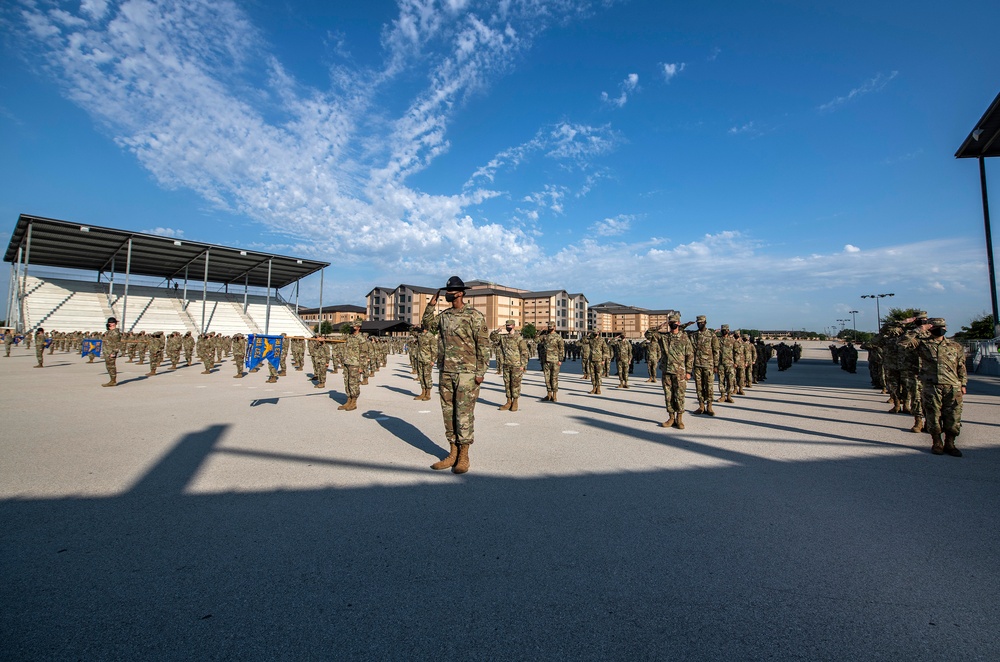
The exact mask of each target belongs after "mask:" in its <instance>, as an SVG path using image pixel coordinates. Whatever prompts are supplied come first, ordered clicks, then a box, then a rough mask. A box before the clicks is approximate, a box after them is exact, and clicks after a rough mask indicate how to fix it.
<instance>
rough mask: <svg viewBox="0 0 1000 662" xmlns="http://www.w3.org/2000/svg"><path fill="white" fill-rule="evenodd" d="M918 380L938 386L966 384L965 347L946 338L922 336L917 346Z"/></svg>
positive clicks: (967, 377) (967, 378)
mask: <svg viewBox="0 0 1000 662" xmlns="http://www.w3.org/2000/svg"><path fill="white" fill-rule="evenodd" d="M917 352H918V354H919V356H920V381H922V382H923V383H924V384H936V385H938V386H966V385H967V384H968V383H969V375H968V373H967V372H966V369H965V348H964V347H962V346H961V345H960V344H958V343H957V342H955V341H954V340H948V339H947V338H934V337H930V338H923V339H921V340H920V344H919V345H918V346H917Z"/></svg>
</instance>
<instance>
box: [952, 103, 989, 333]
mask: <svg viewBox="0 0 1000 662" xmlns="http://www.w3.org/2000/svg"><path fill="white" fill-rule="evenodd" d="M998 137H1000V94H997V96H996V98H995V99H993V103H991V104H990V107H989V108H987V109H986V112H985V113H983V116H982V117H981V118H979V121H978V122H977V123H976V125H975V126H974V127H973V128H972V131H970V132H969V135H968V137H967V138H966V139H965V142H963V143H962V146H961V147H959V148H958V151H957V152H955V158H957V159H973V158H974V159H979V187H980V189H982V195H983V223H984V224H985V226H986V266H987V267H988V270H989V274H990V303H991V304H992V305H993V337H994V338H1000V315H997V279H996V273H995V271H994V269H993V234H992V232H991V231H990V202H989V197H988V196H987V194H986V159H987V158H989V157H992V156H1000V140H997V138H998Z"/></svg>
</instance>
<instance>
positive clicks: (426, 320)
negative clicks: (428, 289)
mask: <svg viewBox="0 0 1000 662" xmlns="http://www.w3.org/2000/svg"><path fill="white" fill-rule="evenodd" d="M420 326H422V327H424V328H428V329H429V328H431V327H432V326H436V327H437V328H438V369H440V371H441V372H443V373H475V375H476V377H483V376H485V375H486V371H487V370H488V369H489V366H490V331H489V329H488V328H487V327H486V318H485V317H483V314H482V313H481V312H479V311H478V310H476V309H475V308H473V307H472V306H470V305H469V304H465V305H464V306H462V308H461V309H459V310H456V309H454V308H445V309H444V310H442V311H441V312H440V313H439V314H437V315H435V314H434V309H433V308H431V307H430V306H428V307H427V309H426V310H425V311H424V316H423V319H422V320H421V323H420Z"/></svg>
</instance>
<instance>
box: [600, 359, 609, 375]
mask: <svg viewBox="0 0 1000 662" xmlns="http://www.w3.org/2000/svg"><path fill="white" fill-rule="evenodd" d="M601 376H602V377H610V376H611V359H604V365H602V366H601Z"/></svg>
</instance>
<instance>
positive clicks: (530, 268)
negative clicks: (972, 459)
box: [0, 0, 1000, 330]
mask: <svg viewBox="0 0 1000 662" xmlns="http://www.w3.org/2000/svg"><path fill="white" fill-rule="evenodd" d="M0 20H2V21H3V28H2V34H3V41H2V51H0V53H2V54H0V57H2V62H0V144H3V146H4V147H5V150H4V151H5V158H4V159H3V160H2V162H0V229H3V228H4V227H6V228H7V232H10V231H11V230H12V229H13V226H14V223H15V222H16V219H17V216H18V214H20V213H30V214H37V215H41V216H49V217H54V218H60V219H65V220H71V221H80V222H86V223H91V224H94V225H104V226H110V227H118V228H127V229H132V230H136V231H147V232H155V233H159V234H167V235H171V236H180V237H183V238H187V239H190V240H196V241H205V242H212V243H222V244H227V245H236V246H240V247H248V248H254V249H260V250H269V251H274V252H279V253H283V254H288V255H296V256H305V257H310V258H315V259H322V260H327V261H330V262H331V263H332V267H331V268H330V269H329V270H328V272H327V274H326V278H325V285H324V301H325V302H326V303H356V304H362V303H363V300H364V295H365V294H366V293H367V292H368V291H369V290H370V289H371V288H372V287H373V286H376V285H381V286H395V285H397V284H399V283H401V282H406V283H415V284H425V285H437V284H443V283H444V281H445V280H446V279H447V277H448V276H450V275H452V274H458V275H460V276H462V277H463V278H465V279H471V278H480V279H485V280H493V281H497V282H501V283H505V284H509V285H513V286H517V287H524V288H531V289H550V288H566V289H568V290H570V291H572V292H584V293H585V294H586V295H587V297H588V299H589V300H590V301H591V303H598V302H601V301H605V300H615V301H619V302H622V303H629V304H633V305H639V306H645V307H649V308H664V307H673V308H678V309H680V310H681V311H682V313H683V314H684V315H685V316H686V317H691V318H693V317H694V316H695V315H696V314H706V315H708V317H709V322H710V323H711V324H713V325H716V326H717V325H718V324H721V323H724V322H725V323H729V324H731V325H741V326H745V327H755V328H761V327H765V328H809V329H814V330H822V329H824V328H826V327H828V326H831V325H833V324H834V322H835V320H836V319H838V318H844V317H849V315H847V311H849V310H858V311H860V313H859V314H858V315H857V324H858V328H861V329H871V328H873V327H874V326H875V311H874V305H872V304H871V303H870V302H869V301H862V300H861V299H860V295H862V294H868V293H880V292H893V293H895V295H896V296H895V297H894V298H893V299H891V300H886V301H885V302H886V303H888V304H889V305H895V306H900V307H910V306H912V307H925V308H926V309H927V310H928V311H930V312H931V313H932V314H933V315H941V316H944V317H947V318H948V319H949V321H950V322H951V325H952V327H953V328H954V330H957V329H958V327H959V326H960V325H962V324H966V323H968V321H969V320H970V319H971V318H972V317H974V316H976V315H978V314H980V313H982V312H984V311H988V310H989V308H990V302H989V284H988V276H987V271H986V257H985V240H984V231H983V220H982V206H981V198H980V192H979V177H978V168H977V166H976V163H975V162H974V161H968V160H963V161H958V160H956V159H954V157H953V155H954V153H955V151H956V150H957V148H958V147H959V145H960V144H961V143H962V141H963V140H964V139H965V137H966V136H967V135H968V133H969V131H970V130H971V129H972V128H973V124H974V123H975V122H976V120H978V119H979V117H980V116H981V114H982V113H983V111H984V110H985V109H986V107H987V106H988V105H989V103H990V102H991V101H992V100H993V98H994V97H995V96H996V94H997V92H998V91H1000V41H998V40H997V39H996V38H995V34H994V30H995V26H996V25H997V24H998V21H1000V4H998V3H987V2H964V1H961V0H959V1H956V2H950V3H939V2H933V3H932V2H923V1H916V2H913V1H910V2H894V1H889V2H878V3H868V2H842V3H821V2H799V1H791V0H789V1H782V2H714V1H711V0H708V1H706V2H699V3H679V2H678V3H670V2H662V1H658V2H651V1H645V0H643V1H639V0H633V1H631V2H628V1H621V2H615V1H611V0H607V1H600V0H590V1H582V0H551V1H549V2H542V1H541V0H520V1H519V0H501V1H499V2H475V1H473V0H443V1H442V0H438V1H437V2H432V1H430V0H400V1H398V2H390V1H385V0H368V1H366V2H340V1H339V0H337V1H335V2H329V1H327V2H302V1H297V0H288V1H286V2H283V3H271V2H260V1H257V2H247V3H239V2H237V3H233V2H228V1H226V0H211V1H209V0H173V1H172V2H170V3H151V2H144V1H126V2H110V1H107V0H84V1H83V2H65V3H61V2H47V1H44V0H11V2H7V3H4V6H3V8H2V9H0ZM998 167H1000V164H990V163H988V164H987V168H988V172H989V178H988V180H989V185H990V190H991V193H993V196H994V199H995V200H1000V175H998V174H997V173H996V171H997V168H998ZM995 206H996V208H997V209H1000V205H995ZM997 215H998V214H997V213H995V214H994V216H997ZM4 236H9V234H5V235H4ZM318 289H319V282H318V278H313V279H310V280H309V281H307V282H305V283H303V286H302V291H301V300H302V302H303V303H309V304H313V303H315V301H316V300H318ZM286 294H287V293H286Z"/></svg>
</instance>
